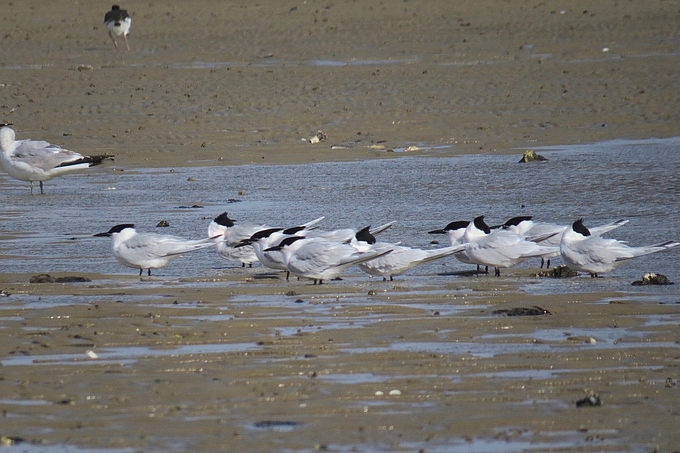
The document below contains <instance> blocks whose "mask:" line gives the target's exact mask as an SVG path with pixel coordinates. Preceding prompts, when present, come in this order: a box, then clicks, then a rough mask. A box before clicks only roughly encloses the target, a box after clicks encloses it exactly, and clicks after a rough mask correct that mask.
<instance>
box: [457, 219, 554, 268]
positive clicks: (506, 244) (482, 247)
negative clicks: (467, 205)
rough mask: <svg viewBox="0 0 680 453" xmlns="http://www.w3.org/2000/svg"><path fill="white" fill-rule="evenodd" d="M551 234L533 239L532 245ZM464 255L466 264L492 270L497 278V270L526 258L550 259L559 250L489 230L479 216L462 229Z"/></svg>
mask: <svg viewBox="0 0 680 453" xmlns="http://www.w3.org/2000/svg"><path fill="white" fill-rule="evenodd" d="M552 235H554V234H553V233H551V234H548V235H542V236H535V237H533V238H532V239H534V240H535V241H540V240H545V239H547V238H549V237H551V236H552ZM464 239H465V241H467V243H466V247H465V252H466V253H467V255H468V257H469V258H470V261H472V262H473V263H475V264H481V265H484V266H494V268H495V275H496V276H497V277H498V276H500V274H501V273H500V268H507V267H512V266H515V265H517V264H519V263H521V262H522V261H525V260H526V259H528V258H533V257H538V258H540V257H543V256H550V255H553V254H554V253H555V252H556V251H559V247H553V246H543V245H540V244H538V243H537V242H534V240H530V238H525V237H524V236H520V235H519V234H516V233H513V232H512V231H508V230H504V229H497V230H493V232H492V230H491V228H490V227H489V226H488V225H487V224H486V222H484V216H479V217H477V218H475V219H474V220H473V221H472V222H470V223H469V224H468V226H467V228H465V235H464Z"/></svg>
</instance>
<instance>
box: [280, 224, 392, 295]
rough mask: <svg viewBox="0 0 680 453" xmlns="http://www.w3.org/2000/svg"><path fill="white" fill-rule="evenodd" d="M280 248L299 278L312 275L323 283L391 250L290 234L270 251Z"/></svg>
mask: <svg viewBox="0 0 680 453" xmlns="http://www.w3.org/2000/svg"><path fill="white" fill-rule="evenodd" d="M271 250H281V251H282V252H283V256H284V261H285V263H286V268H287V269H288V270H289V271H290V273H291V274H293V275H295V276H297V277H300V278H309V279H312V280H314V284H315V285H316V284H317V282H318V283H319V284H323V281H324V280H331V279H334V278H336V277H338V276H339V275H340V274H342V272H343V271H344V270H345V269H347V268H348V267H350V266H353V265H355V264H359V263H363V262H364V261H368V260H372V259H375V258H378V257H380V256H383V255H386V254H388V253H390V252H391V251H392V250H391V249H388V250H380V251H373V250H371V251H367V252H361V251H359V250H357V249H356V248H354V247H353V246H352V245H351V244H349V243H348V242H337V241H329V240H327V239H324V238H305V237H303V236H290V237H287V238H284V239H283V240H282V241H281V242H280V243H279V244H278V245H275V246H273V247H270V248H269V249H267V251H271Z"/></svg>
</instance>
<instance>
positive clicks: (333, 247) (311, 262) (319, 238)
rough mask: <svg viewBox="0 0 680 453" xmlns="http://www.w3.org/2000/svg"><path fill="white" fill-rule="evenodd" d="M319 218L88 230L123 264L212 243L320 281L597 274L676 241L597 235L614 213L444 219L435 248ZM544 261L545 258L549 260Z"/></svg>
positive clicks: (147, 264)
mask: <svg viewBox="0 0 680 453" xmlns="http://www.w3.org/2000/svg"><path fill="white" fill-rule="evenodd" d="M323 219H324V217H320V218H318V219H315V220H312V221H310V222H307V223H304V224H301V225H297V226H293V227H288V228H284V227H271V226H269V225H264V224H251V223H242V224H237V223H236V221H235V220H233V219H231V218H229V216H228V214H227V213H226V212H224V213H222V214H220V215H219V216H217V217H215V219H214V220H212V221H211V222H210V224H209V226H208V237H207V238H204V239H198V240H185V239H182V238H178V237H175V236H170V235H161V234H154V233H137V232H136V231H135V229H134V225H132V224H121V225H116V226H114V227H113V228H111V229H110V230H109V231H107V232H105V233H99V234H96V235H95V236H111V237H112V238H113V254H114V256H115V257H116V259H118V261H119V262H120V263H122V264H124V265H126V266H128V267H132V268H137V269H139V272H140V275H142V272H143V270H144V269H147V270H148V275H151V269H156V268H160V267H163V266H165V265H166V264H168V262H169V261H170V260H171V259H173V258H176V257H178V256H180V255H181V254H183V253H186V252H189V251H192V250H199V249H202V248H206V247H216V249H217V251H218V253H219V254H220V255H221V256H222V257H223V258H225V259H229V260H236V261H239V262H240V263H241V265H242V266H243V267H245V266H249V267H252V265H253V263H255V262H257V261H259V262H260V263H261V264H262V265H263V266H265V267H268V268H271V269H276V270H280V271H284V272H286V278H288V277H289V276H290V274H292V275H294V276H296V277H298V278H306V279H310V280H313V282H314V284H317V283H319V284H321V283H323V281H324V280H331V279H334V278H338V277H339V276H340V275H342V274H343V272H344V271H345V269H347V268H348V267H350V266H354V265H358V266H359V268H360V269H362V270H363V271H364V272H366V273H368V274H370V275H375V276H381V277H383V280H387V279H388V278H389V279H390V280H392V279H393V278H394V277H395V276H398V275H401V274H403V273H405V272H407V271H408V270H410V269H413V268H414V267H416V266H418V265H420V264H423V263H426V262H429V261H433V260H437V259H441V258H445V257H447V256H453V257H455V258H456V259H458V260H459V261H461V262H463V263H466V264H476V265H477V266H478V269H479V266H487V267H494V268H495V275H496V276H499V275H500V269H501V268H508V267H512V266H515V265H517V264H519V263H522V262H524V261H526V260H528V259H530V258H541V259H543V260H549V259H550V258H552V257H555V256H561V258H562V260H563V261H564V263H565V264H566V265H567V266H568V267H570V268H571V269H573V270H576V271H581V272H587V273H589V274H590V275H591V276H593V277H596V276H598V274H600V273H604V272H610V271H612V270H613V269H614V268H615V266H616V265H618V264H619V263H621V262H623V261H625V260H628V259H632V258H635V257H638V256H642V255H647V254H650V253H655V252H660V251H663V250H668V249H671V248H673V247H675V246H677V245H680V243H678V242H674V241H666V242H662V243H659V244H655V245H649V246H641V247H631V246H628V245H627V244H626V243H625V242H623V241H619V240H616V239H609V238H604V237H602V236H603V235H604V234H605V233H607V232H610V231H612V230H614V229H616V228H619V227H621V226H623V225H625V224H626V223H628V220H617V221H615V222H612V223H608V224H605V225H602V226H598V227H593V228H591V229H588V228H587V227H586V226H585V225H584V223H583V219H578V220H576V221H575V222H573V224H571V225H569V226H560V225H555V224H550V223H545V222H535V221H533V220H532V218H531V217H529V216H523V217H513V218H512V219H510V220H508V221H507V222H505V223H504V224H502V225H497V226H493V227H490V226H489V225H487V224H486V222H485V221H484V216H479V217H476V218H475V219H474V220H472V221H458V222H451V223H449V224H448V225H446V226H445V227H444V228H442V229H438V230H433V231H430V233H431V234H446V235H448V237H449V240H450V242H451V245H450V246H448V247H442V248H435V249H428V250H425V249H418V248H413V247H407V246H405V245H400V244H399V243H388V242H378V241H377V240H376V235H379V234H380V233H381V232H383V231H385V230H386V229H387V228H390V227H391V226H392V225H393V224H394V223H395V222H389V223H386V224H384V225H381V226H379V227H376V228H371V227H370V226H369V227H365V228H362V229H353V228H346V229H338V230H330V231H327V230H321V229H319V227H318V224H319V223H320V222H321V221H322V220H323ZM548 266H549V264H548Z"/></svg>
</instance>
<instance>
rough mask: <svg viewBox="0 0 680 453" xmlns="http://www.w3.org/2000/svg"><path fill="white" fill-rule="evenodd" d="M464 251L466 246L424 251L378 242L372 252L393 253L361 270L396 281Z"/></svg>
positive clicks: (378, 258)
mask: <svg viewBox="0 0 680 453" xmlns="http://www.w3.org/2000/svg"><path fill="white" fill-rule="evenodd" d="M463 249H465V244H458V245H454V246H451V247H444V248H439V249H434V250H422V249H417V248H411V247H406V246H402V245H399V244H390V243H387V242H376V243H375V244H373V248H372V250H374V251H376V252H380V251H386V250H392V252H391V253H389V254H387V255H383V256H379V257H377V258H373V259H372V260H369V261H365V262H363V263H360V264H359V268H360V269H361V270H362V271H364V272H366V273H367V274H370V275H377V276H381V277H382V278H383V281H386V280H387V277H389V279H390V281H392V280H394V278H393V277H396V276H398V275H401V274H403V273H404V272H406V271H408V270H411V269H413V268H414V267H416V266H419V265H421V264H423V263H427V262H429V261H434V260H438V259H441V258H444V257H447V256H450V255H454V254H455V253H456V252H459V251H461V250H463Z"/></svg>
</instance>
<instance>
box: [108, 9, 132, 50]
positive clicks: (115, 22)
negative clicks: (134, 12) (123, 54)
mask: <svg viewBox="0 0 680 453" xmlns="http://www.w3.org/2000/svg"><path fill="white" fill-rule="evenodd" d="M104 23H105V24H106V28H108V29H109V37H110V38H111V41H113V45H114V46H115V47H116V49H118V43H117V42H116V38H115V37H114V35H116V36H121V35H122V36H123V39H125V47H127V50H130V45H129V44H128V39H127V35H128V33H130V24H131V23H132V19H131V18H130V15H129V14H128V12H127V10H125V9H120V6H118V5H113V6H112V7H111V11H109V12H108V13H106V15H105V16H104Z"/></svg>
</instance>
